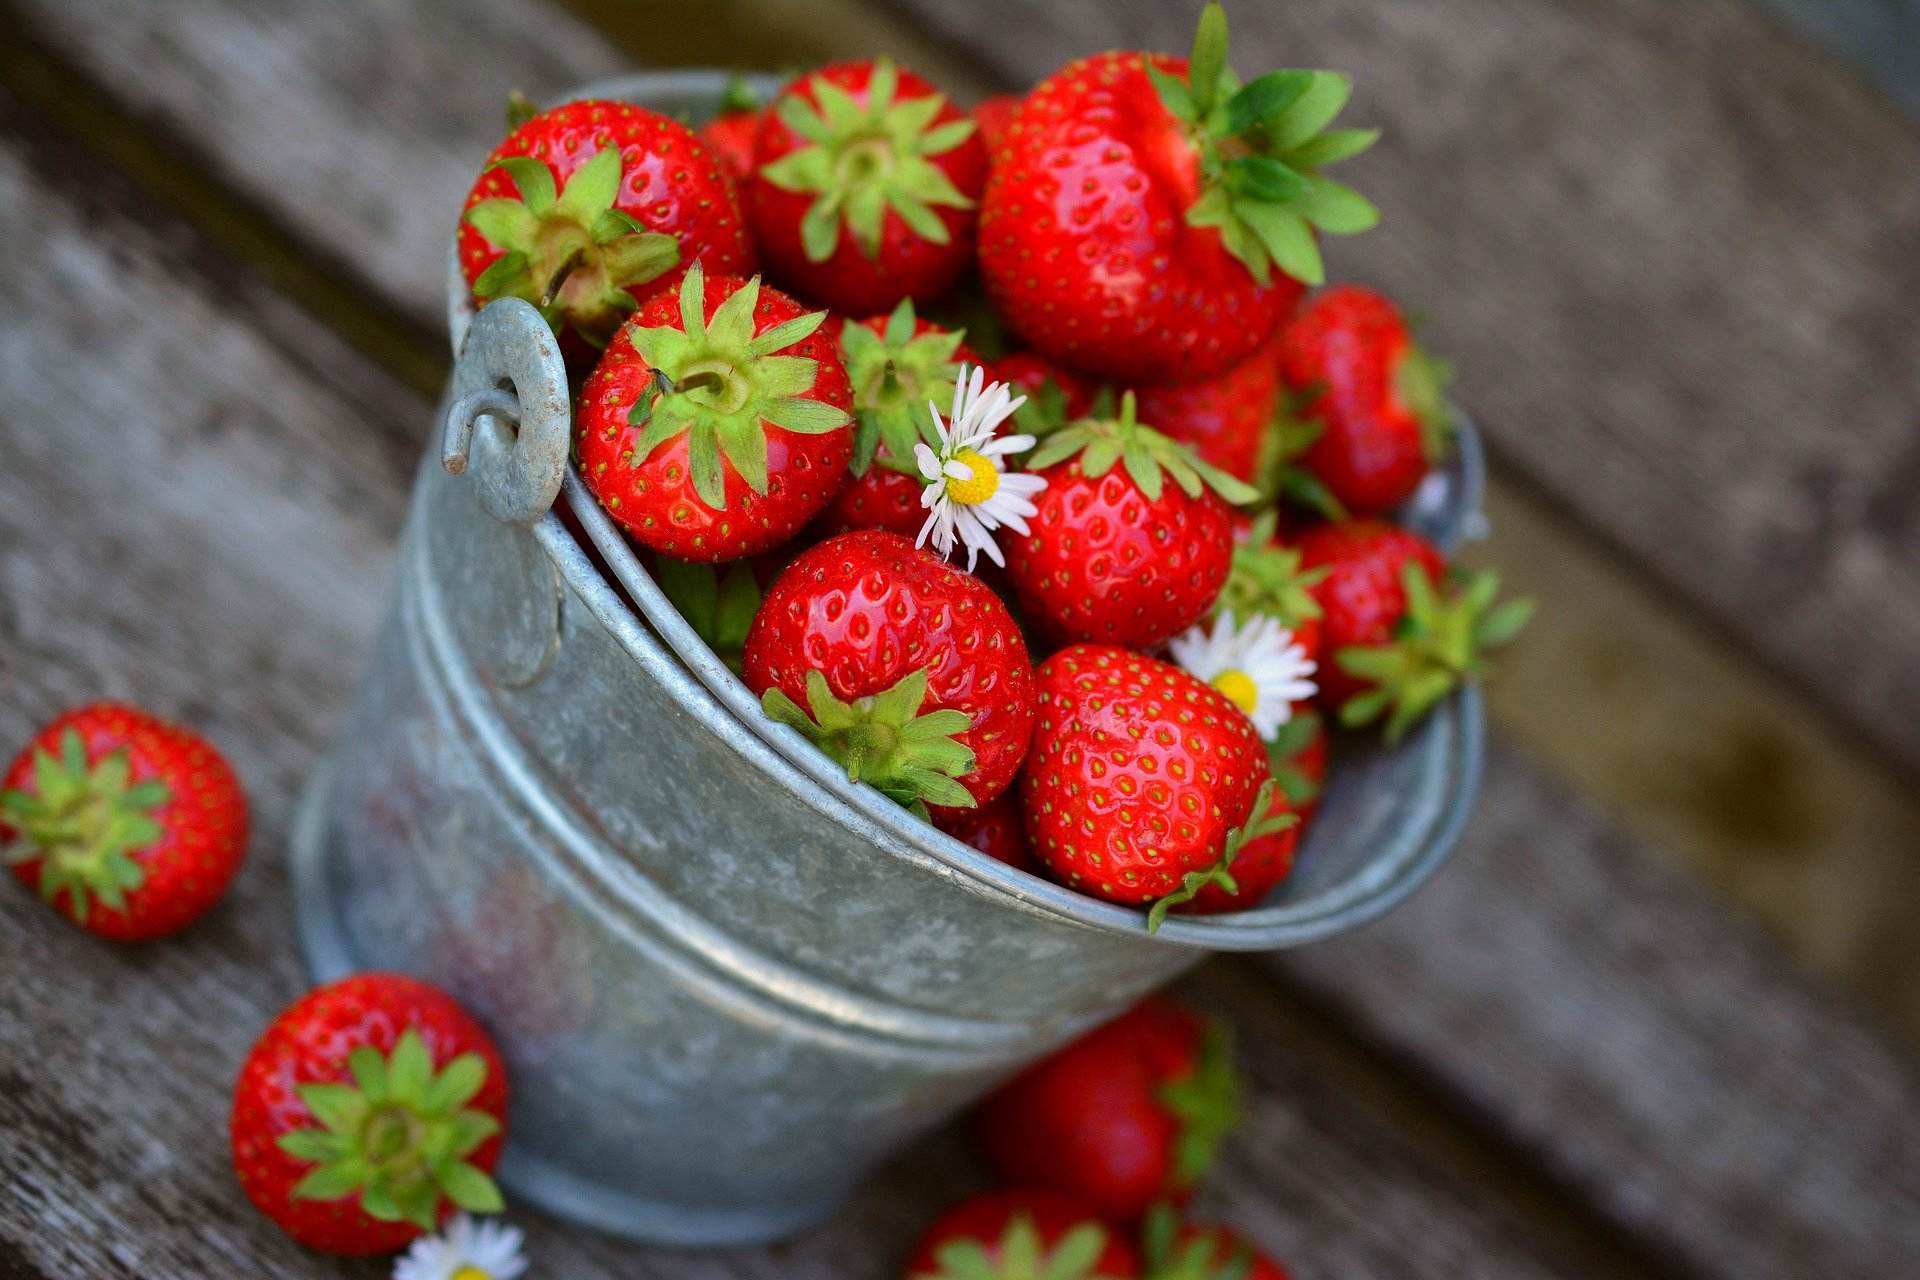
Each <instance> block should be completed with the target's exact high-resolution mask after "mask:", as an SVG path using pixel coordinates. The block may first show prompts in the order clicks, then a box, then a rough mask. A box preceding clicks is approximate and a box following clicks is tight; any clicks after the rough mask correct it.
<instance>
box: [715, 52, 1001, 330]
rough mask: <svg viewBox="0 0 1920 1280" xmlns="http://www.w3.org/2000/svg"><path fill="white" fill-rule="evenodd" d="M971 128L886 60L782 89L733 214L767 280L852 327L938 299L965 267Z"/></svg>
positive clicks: (978, 151) (848, 65)
mask: <svg viewBox="0 0 1920 1280" xmlns="http://www.w3.org/2000/svg"><path fill="white" fill-rule="evenodd" d="M977 132H978V131H977V130H976V129H975V127H974V123H973V120H972V118H971V117H969V116H968V115H967V114H966V113H965V112H963V111H961V110H960V109H959V108H957V107H955V106H954V105H953V104H952V103H950V102H948V101H947V99H946V98H945V97H944V96H943V95H942V94H940V93H939V92H938V91H937V90H935V89H934V87H933V86H932V85H931V84H928V83H927V82H926V81H925V80H923V79H921V78H920V77H919V76H917V75H914V74H913V73H912V72H911V71H906V70H903V69H901V68H898V67H896V66H895V65H894V64H893V63H892V62H891V61H889V60H888V59H886V58H877V59H875V60H874V61H872V62H843V63H838V64H836V65H834V66H831V67H826V68H824V69H823V70H821V71H818V72H815V73H814V74H812V75H809V76H803V77H801V78H800V79H799V80H796V81H794V82H793V83H792V84H790V85H788V86H787V87H786V89H784V90H783V91H782V92H781V93H780V96H779V97H777V98H775V99H774V101H773V103H772V105H771V106H769V107H768V109H767V111H766V114H765V116H764V117H763V119H762V122H761V126H760V135H759V137H758V139H757V140H756V141H755V144H754V162H755V164H756V166H757V169H756V171H755V174H754V177H753V181H752V183H751V184H750V185H749V187H748V192H747V203H748V210H749V213H750V216H751V217H752V219H753V229H754V235H755V238H756V239H758V241H759V242H760V249H761V252H763V253H764V254H766V256H767V263H768V265H769V267H770V268H771V269H772V270H773V272H774V274H775V276H776V278H778V279H779V280H781V281H782V282H784V283H786V284H788V285H790V286H791V287H792V288H793V289H794V290H795V291H796V292H798V293H800V294H802V295H803V296H805V297H808V298H813V299H816V300H817V301H820V302H824V303H826V304H827V305H828V306H831V307H834V308H836V309H838V310H840V311H845V312H848V313H850V314H852V315H872V314H874V313H876V312H884V311H888V310H891V309H892V307H893V305H894V304H895V303H897V302H899V301H900V299H902V298H906V297H913V298H919V299H921V300H923V301H925V300H927V299H931V298H933V297H935V296H937V295H938V294H940V293H942V292H944V291H945V290H946V288H947V287H948V286H949V285H951V284H952V283H953V282H954V281H955V280H956V279H958V278H959V276H960V273H961V272H962V271H964V270H965V269H966V267H967V264H968V263H969V262H971V261H972V259H973V229H974V221H975V216H976V215H975V211H974V206H975V203H976V202H977V200H978V199H979V196H980V192H981V189H982V187H984V186H985V184H986V176H987V152H986V148H985V147H983V146H981V145H980V139H979V137H978V136H977Z"/></svg>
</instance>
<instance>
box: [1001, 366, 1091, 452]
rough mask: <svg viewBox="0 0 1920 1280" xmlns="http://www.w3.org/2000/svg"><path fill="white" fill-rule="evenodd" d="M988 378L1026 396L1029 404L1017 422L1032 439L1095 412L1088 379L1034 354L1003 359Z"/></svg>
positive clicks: (1015, 419) (1021, 409) (1023, 406)
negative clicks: (1032, 436)
mask: <svg viewBox="0 0 1920 1280" xmlns="http://www.w3.org/2000/svg"><path fill="white" fill-rule="evenodd" d="M988 376H989V377H990V378H991V379H992V380H993V381H994V382H1004V383H1006V384H1007V385H1008V386H1010V387H1012V388H1013V389H1014V390H1015V391H1016V392H1025V393H1026V397H1027V402H1026V403H1025V404H1023V405H1021V406H1020V408H1019V409H1018V411H1016V412H1015V413H1014V415H1013V421H1014V423H1015V425H1016V426H1018V427H1019V428H1020V430H1022V431H1024V432H1026V433H1027V434H1029V435H1034V436H1045V435H1049V434H1051V433H1052V432H1053V431H1055V430H1057V429H1058V428H1060V427H1064V426H1066V425H1067V424H1068V423H1069V422H1072V421H1074V420H1076V419H1079V418H1084V417H1086V416H1087V415H1088V414H1089V413H1091V412H1092V411H1093V407H1094V404H1093V401H1094V394H1093V388H1092V387H1091V386H1089V385H1087V381H1086V379H1084V378H1082V377H1081V376H1080V375H1079V374H1077V373H1074V372H1073V371H1072V370H1070V369H1065V368H1062V367H1061V366H1059V365H1057V364H1055V363H1054V362H1053V361H1051V360H1049V359H1047V358H1046V357H1045V356H1043V355H1038V354H1036V353H1034V352H1032V351H1015V352H1013V353H1012V354H1011V355H1004V356H1001V357H1000V358H999V359H998V360H995V361H994V362H993V363H992V364H991V365H989V366H988Z"/></svg>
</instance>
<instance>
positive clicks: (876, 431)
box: [840, 298, 966, 475]
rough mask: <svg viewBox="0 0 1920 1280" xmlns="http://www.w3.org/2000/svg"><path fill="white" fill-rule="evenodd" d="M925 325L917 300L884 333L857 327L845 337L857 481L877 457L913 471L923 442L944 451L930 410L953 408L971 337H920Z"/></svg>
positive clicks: (932, 333)
mask: <svg viewBox="0 0 1920 1280" xmlns="http://www.w3.org/2000/svg"><path fill="white" fill-rule="evenodd" d="M918 323H919V321H918V317H917V316H915V314H914V309H913V299H911V298H903V299H901V301H900V304H899V305H898V306H896V307H895V308H894V309H893V312H892V314H890V315H889V316H888V317H887V323H886V326H885V331H884V332H882V333H875V332H874V331H873V330H872V329H870V328H868V327H867V326H866V325H865V324H862V323H860V322H859V321H857V320H850V321H848V322H847V324H846V326H845V327H844V328H842V329H841V331H840V353H841V356H842V357H843V358H844V361H845V364H846V368H847V379H848V381H850V382H851V383H852V384H853V417H854V423H855V427H854V436H853V461H852V463H851V467H852V471H853V474H855V475H865V474H866V472H867V469H868V468H869V467H871V466H872V465H873V462H874V459H875V458H876V457H886V458H891V459H892V461H893V464H894V466H895V467H896V468H897V469H900V470H907V471H911V470H912V468H913V446H914V445H915V444H916V443H921V442H924V443H926V444H927V445H929V446H932V447H935V448H938V447H939V444H940V435H939V432H938V431H937V430H936V429H935V427H934V425H933V415H932V414H931V413H929V412H928V411H927V404H928V402H932V403H933V404H936V405H941V406H945V405H948V404H951V403H952V402H953V389H954V384H955V383H956V382H957V381H958V380H959V378H960V368H961V365H960V361H959V360H957V359H956V358H955V356H956V355H957V353H958V352H959V350H960V344H961V343H962V342H963V341H965V339H966V334H965V333H964V332H945V331H941V330H938V329H934V330H929V331H928V332H926V333H923V334H919V335H917V336H916V335H915V333H914V329H915V328H916V327H917V326H918ZM882 447H884V448H885V450H886V452H885V454H881V453H880V450H881V448H882Z"/></svg>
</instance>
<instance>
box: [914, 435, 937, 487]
mask: <svg viewBox="0 0 1920 1280" xmlns="http://www.w3.org/2000/svg"><path fill="white" fill-rule="evenodd" d="M913 459H914V461H915V462H918V463H919V464H920V474H921V475H923V476H925V477H926V478H927V479H928V480H930V481H937V480H939V479H940V458H939V455H937V454H936V453H934V451H933V450H931V449H929V448H927V446H926V445H924V444H921V443H919V442H916V443H915V444H914V446H913Z"/></svg>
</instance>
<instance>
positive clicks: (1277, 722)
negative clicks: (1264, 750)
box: [1167, 609, 1316, 741]
mask: <svg viewBox="0 0 1920 1280" xmlns="http://www.w3.org/2000/svg"><path fill="white" fill-rule="evenodd" d="M1167 647H1168V648H1169V649H1170V650H1171V651H1172V653H1173V660H1174V661H1175V662H1177V663H1179V664H1180V665H1181V666H1182V667H1184V668H1185V669H1186V670H1187V671H1188V672H1189V673H1190V674H1192V675H1195V676H1198V677H1199V678H1200V679H1202V680H1205V681H1206V682H1207V683H1209V684H1211V685H1212V686H1213V687H1214V688H1216V689H1218V690H1219V691H1220V692H1221V693H1223V694H1225V695H1226V696H1227V699H1228V701H1230V702H1232V703H1233V704H1234V705H1235V706H1237V707H1239V708H1240V709H1241V710H1242V711H1244V712H1246V713H1247V718H1248V719H1250V720H1252V721H1253V727H1254V728H1255V729H1257V730H1258V731H1259V733H1260V736H1261V737H1262V738H1265V739H1267V740H1269V741H1271V740H1272V739H1273V737H1274V736H1275V735H1276V734H1278V733H1279V732H1280V726H1281V725H1283V724H1285V723H1286V722H1287V721H1288V720H1289V719H1291V718H1292V717H1293V704H1294V703H1296V702H1304V701H1305V700H1306V699H1308V698H1311V697H1312V696H1313V695H1314V692H1315V689H1316V686H1315V685H1314V682H1313V673H1314V671H1315V670H1316V667H1315V664H1314V662H1313V660H1312V659H1311V658H1309V657H1307V651H1306V648H1305V647H1304V646H1302V645H1299V644H1296V643H1295V642H1294V639H1293V632H1291V631H1289V630H1287V628H1285V627H1283V626H1281V625H1280V623H1279V621H1278V620H1276V619H1274V618H1269V617H1266V616H1265V615H1260V616H1258V617H1255V618H1252V619H1250V620H1249V621H1248V622H1247V625H1246V626H1244V627H1239V626H1236V625H1235V624H1234V620H1233V611H1232V610H1231V609H1228V610H1225V611H1223V612H1222V613H1221V614H1220V617H1219V618H1218V619H1217V620H1216V621H1215V622H1214V624H1213V632H1212V634H1211V635H1209V634H1208V632H1207V628H1206V625H1205V624H1204V623H1202V624H1201V625H1199V626H1196V627H1191V628H1189V629H1188V630H1187V631H1186V632H1185V633H1184V634H1182V635H1178V636H1175V637H1174V638H1173V641H1172V642H1171V643H1170V644H1169V645H1168V646H1167Z"/></svg>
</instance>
